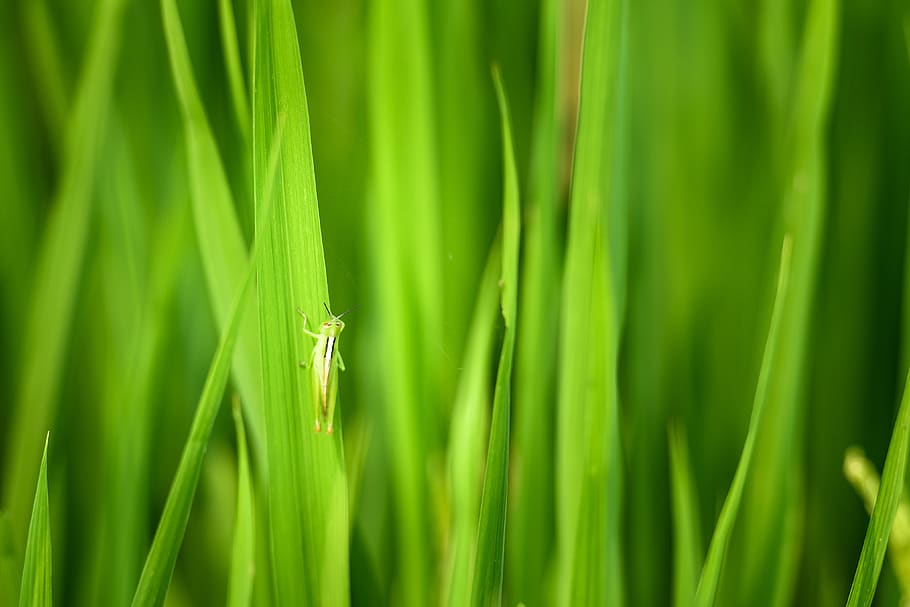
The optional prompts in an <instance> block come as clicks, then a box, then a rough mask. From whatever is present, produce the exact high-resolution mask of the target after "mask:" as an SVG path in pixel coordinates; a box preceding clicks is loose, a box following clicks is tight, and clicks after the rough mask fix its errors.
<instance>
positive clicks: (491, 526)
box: [471, 69, 521, 605]
mask: <svg viewBox="0 0 910 607" xmlns="http://www.w3.org/2000/svg"><path fill="white" fill-rule="evenodd" d="M493 82H494V83H495V85H496V98H497V100H498V101H499V113H500V116H501V119H502V157H503V194H502V205H503V210H502V279H501V280H500V285H501V287H500V288H501V289H502V296H501V297H502V317H503V320H505V325H506V331H505V337H503V343H502V352H501V354H500V357H499V369H498V370H497V372H496V389H495V392H494V393H493V417H492V421H491V423H490V443H489V447H488V448H487V463H486V471H485V472H484V479H483V497H482V499H481V503H480V520H479V521H478V524H477V556H476V557H475V559H474V563H475V569H474V584H473V587H474V589H473V592H472V593H471V604H472V605H499V604H500V603H501V602H502V577H503V558H504V556H505V541H506V512H507V506H508V504H507V502H508V493H509V429H510V428H509V427H510V411H511V406H512V358H513V354H514V352H515V315H516V308H517V306H518V303H517V302H518V250H519V239H520V236H519V230H520V225H521V211H520V206H519V202H518V196H519V194H518V169H517V168H516V166H515V151H514V149H513V147H512V125H511V119H510V117H509V104H508V101H507V100H506V94H505V91H504V90H503V86H502V77H501V75H500V73H499V71H498V70H495V69H494V72H493Z"/></svg>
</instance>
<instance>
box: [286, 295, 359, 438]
mask: <svg viewBox="0 0 910 607" xmlns="http://www.w3.org/2000/svg"><path fill="white" fill-rule="evenodd" d="M322 305H323V306H324V307H325V311H326V313H328V315H329V319H328V320H326V321H325V322H323V323H322V325H320V327H319V333H314V332H313V331H310V329H309V328H308V327H307V316H306V314H305V313H304V312H303V310H301V309H300V308H297V313H298V314H300V315H301V316H302V317H303V332H304V333H306V334H307V335H309V336H310V337H312V338H314V339H315V340H316V346H315V347H314V348H313V353H312V354H311V355H310V360H302V361H300V362H299V363H298V364H299V365H300V366H301V367H303V368H306V367H312V369H313V381H312V382H310V383H311V385H312V401H313V410H314V413H315V416H316V423H315V430H316V432H321V431H322V422H325V424H326V433H327V434H332V431H333V430H334V428H333V425H332V421H333V420H334V419H335V401H336V399H337V397H338V371H339V370H341V371H344V370H345V368H344V360H343V359H342V358H341V352H339V351H338V339H339V337H340V336H341V332H342V331H344V322H343V321H342V320H341V317H342V316H344V315H345V314H347V313H348V312H350V311H351V310H346V311H345V312H342V313H341V314H339V315H338V316H335V315H334V314H332V311H331V310H329V306H328V304H325V303H323V304H322ZM351 309H353V308H351Z"/></svg>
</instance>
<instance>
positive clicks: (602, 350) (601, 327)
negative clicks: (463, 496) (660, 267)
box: [556, 0, 626, 605]
mask: <svg viewBox="0 0 910 607" xmlns="http://www.w3.org/2000/svg"><path fill="white" fill-rule="evenodd" d="M587 10H588V12H587V19H586V30H585V35H584V50H583V59H582V72H581V99H580V110H579V112H580V113H579V118H578V139H577V142H576V147H575V160H574V169H573V182H572V202H571V205H570V217H569V233H568V241H567V245H566V267H565V279H564V283H563V300H562V309H563V312H562V318H561V319H560V321H559V332H560V348H561V358H560V363H559V364H560V367H559V372H560V388H559V401H558V413H557V415H558V419H557V426H558V427H557V433H558V434H557V450H556V474H557V486H556V500H557V501H556V507H557V555H556V558H557V572H556V573H557V588H556V593H557V594H556V602H557V603H559V604H611V605H615V604H621V602H622V596H623V588H622V586H623V583H622V576H621V571H620V569H621V567H620V565H621V558H620V550H621V544H622V537H621V526H620V519H619V509H620V505H621V503H622V500H623V498H622V493H623V492H622V480H621V476H620V473H621V469H620V443H619V407H618V394H617V392H618V389H617V360H618V347H619V335H620V327H621V323H622V316H623V314H622V306H623V301H624V298H625V287H624V285H623V282H624V279H623V276H624V272H625V271H624V269H623V265H624V263H625V262H624V260H625V238H626V237H625V224H624V221H623V220H622V217H623V216H624V208H625V194H624V192H623V176H622V164H623V162H624V156H625V153H626V152H625V149H624V147H625V144H624V138H623V134H622V110H623V107H624V105H623V97H624V95H625V91H624V89H625V84H624V68H623V54H624V50H623V49H624V45H625V36H626V34H625V31H626V25H625V13H626V3H625V2H624V1H623V0H594V1H592V2H590V3H589V4H588V7H587Z"/></svg>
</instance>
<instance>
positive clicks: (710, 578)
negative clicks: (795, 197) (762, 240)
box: [695, 236, 792, 607]
mask: <svg viewBox="0 0 910 607" xmlns="http://www.w3.org/2000/svg"><path fill="white" fill-rule="evenodd" d="M791 243H792V241H791V240H790V237H789V236H787V237H785V238H784V245H783V249H782V251H781V256H780V273H779V274H778V277H777V294H776V296H775V298H774V309H773V310H772V312H771V324H770V328H769V329H768V339H767V342H766V345H765V353H764V356H763V357H762V364H761V370H760V371H759V373H758V385H757V386H756V388H755V402H754V404H753V405H752V419H751V420H750V421H749V430H748V432H747V433H746V442H745V444H744V445H743V451H742V455H740V458H739V463H738V464H737V466H736V473H735V474H734V476H733V483H732V484H731V485H730V490H729V492H728V493H727V497H726V499H725V500H724V505H723V508H721V511H720V516H719V517H718V519H717V525H716V526H715V528H714V534H713V536H712V537H711V545H710V546H709V547H708V555H707V557H706V558H705V565H704V567H703V568H702V571H701V577H700V579H699V580H698V588H697V590H696V593H695V604H696V605H698V606H699V607H709V606H710V605H713V604H714V599H715V596H716V594H717V587H718V584H719V582H720V575H721V570H722V569H723V565H724V559H725V558H726V553H727V545H728V544H729V543H730V535H731V534H732V533H733V525H734V523H735V522H736V515H737V514H738V512H739V505H740V502H741V501H742V496H743V489H744V487H745V484H746V477H747V476H748V474H749V466H750V464H751V462H752V455H753V453H754V451H755V437H756V435H757V434H758V430H759V428H760V426H761V421H762V414H763V413H764V410H765V403H766V402H767V400H768V386H769V384H770V375H771V369H772V368H773V367H774V364H775V359H776V356H777V350H778V345H779V341H780V339H779V334H780V327H781V320H782V317H783V312H784V302H785V301H786V299H787V289H788V286H789V279H790V250H791V248H792V244H791Z"/></svg>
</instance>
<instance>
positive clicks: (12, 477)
mask: <svg viewBox="0 0 910 607" xmlns="http://www.w3.org/2000/svg"><path fill="white" fill-rule="evenodd" d="M125 4H126V0H103V1H102V2H101V3H100V5H99V7H98V9H97V12H96V13H95V20H94V23H93V29H92V32H91V35H90V36H89V48H88V49H87V51H86V59H85V61H84V68H83V69H84V71H83V73H82V75H81V78H80V80H79V84H78V87H77V92H76V95H75V102H74V106H73V110H72V113H71V115H70V120H69V122H68V124H67V130H66V140H65V142H64V145H65V148H64V156H63V165H62V172H61V176H60V182H59V184H58V186H57V190H56V195H55V199H54V203H53V209H54V210H53V213H52V215H51V217H50V220H49V223H48V225H47V227H46V229H45V234H44V239H43V242H42V245H41V251H40V254H39V259H38V262H37V267H36V270H35V279H34V286H33V291H32V294H31V304H30V306H29V307H28V318H27V319H26V320H25V323H26V329H25V337H24V341H23V345H22V357H21V363H20V364H21V367H20V380H19V381H20V383H19V386H18V392H17V394H16V399H15V402H16V409H15V413H14V418H13V423H12V434H11V436H10V440H9V442H8V446H7V448H6V450H5V459H6V464H5V466H6V470H5V474H4V481H5V484H4V488H3V502H4V504H5V505H7V506H8V508H9V514H10V517H11V519H12V524H13V531H14V533H16V534H17V535H19V534H22V535H24V532H25V527H26V517H27V513H28V503H29V496H30V495H31V488H32V487H34V479H35V477H34V475H33V474H32V473H30V472H28V465H27V462H30V461H35V460H36V459H37V458H38V453H39V452H40V450H41V442H40V441H41V438H42V437H43V436H44V433H45V432H46V430H47V428H48V427H50V426H51V425H52V424H53V420H54V418H55V416H56V406H57V390H58V388H59V380H60V374H61V371H62V369H63V363H64V361H63V356H64V353H65V348H66V344H67V340H68V337H69V333H70V327H71V323H72V315H73V304H74V300H75V297H76V290H77V286H78V280H79V276H80V273H81V269H82V259H83V256H84V253H85V244H86V239H87V235H88V228H89V219H90V216H91V208H92V204H91V201H92V196H91V194H92V185H93V180H94V176H95V163H96V160H97V157H98V148H99V146H100V143H99V139H100V135H101V131H102V127H103V124H104V119H105V117H106V113H107V107H108V102H109V97H110V88H111V83H112V81H113V76H114V70H115V66H116V59H117V57H118V55H119V53H118V49H119V43H120V39H119V35H120V18H121V16H122V13H123V7H124V5H125ZM19 537H21V535H19Z"/></svg>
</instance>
